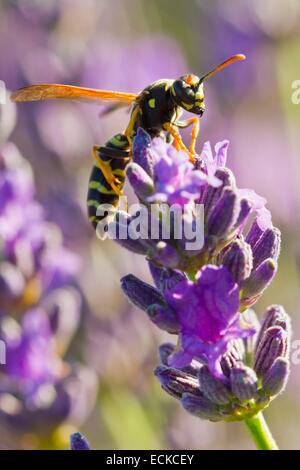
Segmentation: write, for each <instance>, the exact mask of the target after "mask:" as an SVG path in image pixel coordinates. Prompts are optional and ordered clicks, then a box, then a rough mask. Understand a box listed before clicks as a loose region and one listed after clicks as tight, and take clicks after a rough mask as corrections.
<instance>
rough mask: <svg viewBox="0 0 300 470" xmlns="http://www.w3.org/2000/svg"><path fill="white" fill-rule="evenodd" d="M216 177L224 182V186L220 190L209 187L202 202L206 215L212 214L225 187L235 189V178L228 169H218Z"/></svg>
mask: <svg viewBox="0 0 300 470" xmlns="http://www.w3.org/2000/svg"><path fill="white" fill-rule="evenodd" d="M215 176H216V177H217V178H218V179H219V180H221V181H222V184H221V186H219V187H218V188H214V187H213V186H208V187H207V189H206V191H205V194H204V196H203V200H202V203H203V204H204V207H205V212H206V215H208V214H209V213H210V211H211V209H212V207H213V206H214V205H215V203H216V202H217V200H218V199H219V198H220V196H221V194H222V192H223V189H224V188H225V187H228V188H233V187H235V178H234V176H233V173H232V172H231V171H230V170H229V169H228V168H218V170H217V171H216V173H215Z"/></svg>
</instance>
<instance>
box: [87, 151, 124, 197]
mask: <svg viewBox="0 0 300 470" xmlns="http://www.w3.org/2000/svg"><path fill="white" fill-rule="evenodd" d="M98 149H99V147H98V146H97V145H94V147H93V150H92V153H93V157H94V159H95V161H96V163H97V165H98V167H99V168H100V170H101V171H102V173H103V176H104V178H105V179H106V181H107V183H108V184H109V185H110V186H111V188H112V189H113V190H114V191H115V193H116V194H117V195H118V196H122V191H121V190H120V188H119V187H118V185H120V184H122V183H121V181H120V180H118V178H116V177H115V176H114V174H113V172H112V170H111V168H109V166H108V165H107V164H106V163H105V162H104V161H103V160H101V157H100V156H99V153H98Z"/></svg>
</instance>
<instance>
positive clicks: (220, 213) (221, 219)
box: [207, 188, 238, 238]
mask: <svg viewBox="0 0 300 470" xmlns="http://www.w3.org/2000/svg"><path fill="white" fill-rule="evenodd" d="M237 210H238V199H237V196H236V194H235V193H234V191H232V190H231V189H227V188H226V189H225V190H224V191H223V194H222V196H221V197H220V199H219V200H218V202H217V203H216V205H215V206H214V208H213V209H212V211H211V213H210V215H209V218H208V222H207V233H208V236H209V237H218V238H225V237H226V234H227V233H228V232H229V231H230V229H231V228H232V226H233V224H234V222H235V221H236V218H237Z"/></svg>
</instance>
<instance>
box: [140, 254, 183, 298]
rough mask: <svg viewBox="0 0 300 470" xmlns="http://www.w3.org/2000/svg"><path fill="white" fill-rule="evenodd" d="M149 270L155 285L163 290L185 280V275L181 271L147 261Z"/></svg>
mask: <svg viewBox="0 0 300 470" xmlns="http://www.w3.org/2000/svg"><path fill="white" fill-rule="evenodd" d="M149 268H150V272H151V274H152V277H153V280H154V282H155V285H156V287H157V288H158V289H159V290H160V291H161V292H164V291H165V290H166V289H172V288H173V287H175V286H176V284H178V282H181V281H185V280H186V279H187V277H186V275H185V274H184V273H182V272H181V271H176V270H174V269H170V268H161V267H159V266H157V265H156V264H155V263H153V262H151V261H150V262H149Z"/></svg>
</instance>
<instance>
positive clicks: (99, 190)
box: [87, 134, 130, 228]
mask: <svg viewBox="0 0 300 470" xmlns="http://www.w3.org/2000/svg"><path fill="white" fill-rule="evenodd" d="M94 152H95V154H96V155H95V157H96V158H95V159H96V162H95V164H94V166H93V169H92V173H91V176H90V181H89V190H88V196H87V206H88V216H89V220H90V222H91V223H92V225H93V227H94V228H96V227H97V225H98V223H99V222H100V221H103V219H105V218H107V217H108V216H109V215H110V212H109V211H108V210H107V209H106V208H104V205H110V206H111V207H113V208H115V207H116V206H117V205H118V201H119V194H118V192H116V191H115V189H113V187H112V186H111V181H114V184H115V185H116V186H117V188H118V190H119V192H120V191H122V189H123V187H124V183H125V177H126V173H125V168H126V165H127V163H128V161H129V153H130V143H129V141H128V139H127V137H126V136H125V135H124V134H117V135H115V136H114V137H112V138H111V139H110V140H108V141H107V142H106V144H105V146H104V147H97V146H96V147H94ZM102 209H103V210H102Z"/></svg>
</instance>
